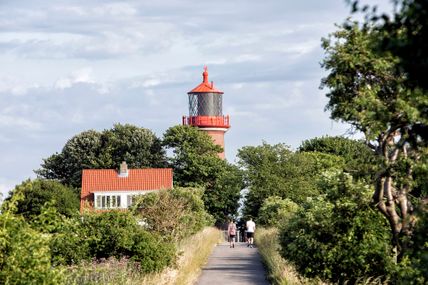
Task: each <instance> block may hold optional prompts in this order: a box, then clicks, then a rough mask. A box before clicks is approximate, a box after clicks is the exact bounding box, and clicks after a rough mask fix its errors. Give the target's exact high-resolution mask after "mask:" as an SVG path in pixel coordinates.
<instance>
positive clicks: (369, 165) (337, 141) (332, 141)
mask: <svg viewBox="0 0 428 285" xmlns="http://www.w3.org/2000/svg"><path fill="white" fill-rule="evenodd" d="M299 151H300V152H322V153H328V154H333V155H336V156H340V157H342V158H343V159H344V162H345V165H344V171H345V172H347V173H350V174H351V175H352V176H353V177H354V178H357V179H358V178H363V179H366V181H367V182H368V181H370V179H373V178H374V174H375V173H376V166H377V165H378V162H377V161H376V159H377V157H376V156H375V154H374V153H373V150H371V149H370V148H369V147H368V146H367V145H366V144H365V142H364V141H361V140H352V139H348V138H345V137H331V136H323V137H319V138H313V139H309V140H305V141H303V143H302V145H301V146H300V147H299Z"/></svg>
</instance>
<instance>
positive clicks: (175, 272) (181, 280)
mask: <svg viewBox="0 0 428 285" xmlns="http://www.w3.org/2000/svg"><path fill="white" fill-rule="evenodd" d="M221 239H222V235H221V231H219V230H217V229H215V228H205V229H204V230H203V231H201V232H199V233H197V234H195V235H193V236H191V237H189V238H187V239H185V240H183V241H181V242H180V243H179V244H178V245H177V248H178V252H179V257H178V260H177V263H176V265H175V266H174V267H171V268H166V269H165V270H163V271H162V272H159V273H152V274H142V273H140V271H139V270H138V265H136V264H132V263H131V262H129V260H127V259H121V260H117V259H113V258H112V259H108V260H104V261H101V262H84V263H82V264H80V265H78V266H72V267H68V268H67V276H66V284H72V285H83V284H85V285H98V284H99V285H101V284H103V285H104V284H105V285H113V284H114V285H116V284H124V285H137V284H138V285H141V284H144V285H173V284H174V285H187V284H192V283H193V282H194V281H195V280H196V278H197V277H198V275H199V273H200V270H201V267H202V266H203V265H204V264H205V262H206V261H207V259H208V256H209V255H210V254H211V252H212V249H213V247H214V246H215V245H216V244H217V243H218V242H220V241H221Z"/></svg>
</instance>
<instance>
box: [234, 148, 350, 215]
mask: <svg viewBox="0 0 428 285" xmlns="http://www.w3.org/2000/svg"><path fill="white" fill-rule="evenodd" d="M238 163H239V165H240V166H241V167H242V169H243V170H244V173H245V174H244V177H245V182H246V186H247V188H248V193H247V194H246V201H245V206H244V209H243V211H244V215H245V216H252V217H257V216H258V215H259V209H260V207H261V205H262V203H263V201H264V200H265V199H266V198H268V197H270V196H278V197H281V198H283V199H285V198H288V199H290V200H292V201H293V202H295V203H297V204H300V203H302V202H304V201H305V200H306V198H307V197H312V196H316V195H318V194H320V192H319V190H318V187H317V184H316V182H317V177H319V176H320V175H321V174H322V173H323V172H324V171H325V170H327V169H342V168H343V165H344V160H343V158H341V157H338V156H335V155H331V154H326V153H318V152H302V153H293V152H292V151H290V149H289V148H288V147H287V146H286V145H284V144H276V145H269V144H267V143H265V142H263V144H262V145H260V146H246V147H243V148H242V149H240V150H239V151H238Z"/></svg>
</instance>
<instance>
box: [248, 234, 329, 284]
mask: <svg viewBox="0 0 428 285" xmlns="http://www.w3.org/2000/svg"><path fill="white" fill-rule="evenodd" d="M254 240H255V241H256V242H257V247H258V249H259V253H260V255H261V257H262V260H263V263H264V264H265V267H266V270H267V277H268V280H269V281H271V282H272V284H274V285H300V284H324V283H322V282H319V281H314V280H312V281H311V280H308V279H306V278H303V277H301V276H300V275H299V274H298V273H297V272H296V270H295V269H294V268H293V266H292V265H291V264H289V263H288V262H287V261H286V260H284V259H283V258H282V257H281V256H280V255H279V248H280V245H279V243H278V230H277V229H276V228H269V229H264V228H259V229H258V230H257V231H256V233H255V238H254Z"/></svg>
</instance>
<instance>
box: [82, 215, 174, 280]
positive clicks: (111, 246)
mask: <svg viewBox="0 0 428 285" xmlns="http://www.w3.org/2000/svg"><path fill="white" fill-rule="evenodd" d="M82 227H83V231H84V233H85V237H86V240H87V241H88V246H89V249H90V255H91V256H93V257H95V258H97V259H102V258H105V259H107V258H109V257H115V258H117V259H120V258H122V257H129V258H130V259H131V260H133V261H136V262H138V263H139V266H140V268H141V271H143V272H152V271H160V270H161V269H163V268H165V267H166V266H168V265H171V264H172V263H173V262H174V261H175V246H174V245H173V244H170V243H166V242H164V241H162V239H161V238H160V236H159V235H157V234H152V233H149V232H147V231H145V230H144V229H143V228H142V227H141V226H139V225H138V224H137V221H136V219H135V218H134V217H133V216H132V215H131V213H129V212H123V211H108V212H103V213H91V214H86V215H84V216H83V222H82Z"/></svg>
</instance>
